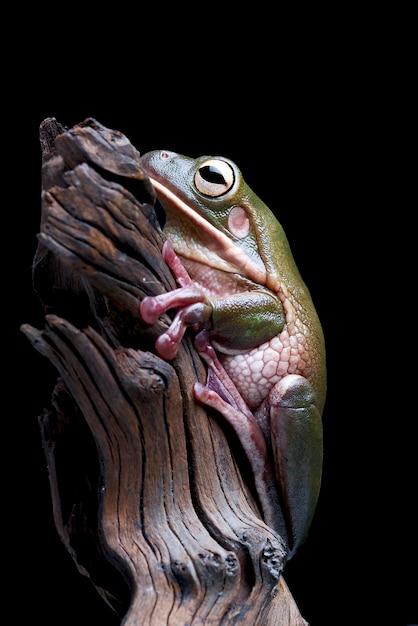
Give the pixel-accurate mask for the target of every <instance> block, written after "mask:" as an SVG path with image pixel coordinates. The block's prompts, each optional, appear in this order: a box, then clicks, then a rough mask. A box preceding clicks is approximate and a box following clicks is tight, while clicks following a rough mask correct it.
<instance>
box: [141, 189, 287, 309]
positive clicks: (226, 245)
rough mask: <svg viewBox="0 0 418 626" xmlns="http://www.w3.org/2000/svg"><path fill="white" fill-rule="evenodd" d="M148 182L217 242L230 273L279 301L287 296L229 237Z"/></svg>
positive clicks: (179, 200) (165, 191)
mask: <svg viewBox="0 0 418 626" xmlns="http://www.w3.org/2000/svg"><path fill="white" fill-rule="evenodd" d="M150 181H151V183H152V186H153V187H154V189H155V192H156V194H157V196H162V197H164V198H165V199H166V200H167V201H168V202H169V203H170V204H171V205H173V206H174V207H175V208H176V209H177V210H178V211H180V212H181V213H183V215H186V216H187V218H188V219H189V220H190V221H191V222H193V223H194V224H195V226H196V227H198V228H202V229H203V230H204V231H205V232H206V233H208V234H209V235H210V236H211V237H213V240H214V241H216V242H217V245H218V248H219V253H220V255H221V256H222V258H223V259H224V260H225V261H227V262H228V263H230V264H231V271H234V272H238V273H239V274H241V275H242V276H245V278H248V279H249V280H252V281H253V282H255V283H257V284H258V285H265V286H266V287H267V288H268V289H270V290H271V291H273V292H276V293H277V294H278V295H279V297H280V299H282V297H283V299H285V298H286V295H287V294H285V293H283V286H282V285H281V284H280V282H279V280H278V278H277V277H276V276H273V275H272V274H269V273H268V272H267V271H266V270H265V268H264V269H263V268H262V267H260V266H259V265H257V264H256V263H255V262H254V261H253V260H252V259H250V257H249V256H248V255H247V254H246V253H245V252H244V251H243V250H241V249H240V248H239V247H238V246H236V245H235V244H234V242H233V241H232V240H231V239H229V237H227V236H226V235H225V234H224V233H222V232H221V231H220V230H218V229H217V228H215V227H214V226H212V224H210V222H208V221H207V220H206V219H205V218H204V217H202V216H201V215H199V213H197V212H196V211H194V210H193V209H192V208H191V207H190V206H188V204H186V203H185V202H184V201H183V200H181V199H180V198H179V197H178V196H176V195H175V194H174V193H173V192H172V191H171V190H170V189H168V188H167V187H165V186H164V185H163V184H161V183H160V182H159V181H158V180H156V179H155V178H151V177H150Z"/></svg>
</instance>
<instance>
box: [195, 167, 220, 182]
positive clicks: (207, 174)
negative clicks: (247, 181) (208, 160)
mask: <svg viewBox="0 0 418 626" xmlns="http://www.w3.org/2000/svg"><path fill="white" fill-rule="evenodd" d="M200 175H201V177H202V178H203V179H204V180H207V181H208V183H216V184H218V185H225V178H224V176H223V174H222V173H221V172H220V170H218V169H217V168H216V167H214V166H213V165H204V166H203V167H201V168H200Z"/></svg>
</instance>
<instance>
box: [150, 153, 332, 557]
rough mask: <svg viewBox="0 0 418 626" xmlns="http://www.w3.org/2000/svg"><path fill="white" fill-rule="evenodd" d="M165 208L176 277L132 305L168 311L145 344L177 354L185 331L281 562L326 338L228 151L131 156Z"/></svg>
mask: <svg viewBox="0 0 418 626" xmlns="http://www.w3.org/2000/svg"><path fill="white" fill-rule="evenodd" d="M140 164H141V167H142V168H143V171H144V172H145V174H146V175H147V177H148V178H149V180H150V182H151V184H152V186H153V188H154V191H155V195H156V198H157V200H158V203H159V204H160V205H161V206H162V208H163V209H164V212H165V223H164V226H163V232H164V235H165V241H164V244H163V246H162V256H163V259H164V260H165V262H166V263H167V265H168V267H169V268H170V271H171V272H172V274H173V276H174V277H175V280H176V284H177V285H178V286H177V287H176V288H175V289H173V290H172V291H169V292H166V293H162V294H159V295H156V296H146V297H144V299H143V300H142V301H141V303H140V307H139V310H140V316H141V318H142V320H143V322H144V323H145V324H155V323H156V321H157V320H158V319H159V318H160V316H162V315H163V314H165V313H168V312H170V311H171V318H170V320H171V323H170V325H169V326H168V328H167V329H166V330H164V332H162V334H161V335H160V336H159V337H158V339H157V340H156V343H155V349H156V352H157V353H158V355H159V356H160V357H161V358H163V359H165V360H167V361H170V360H173V359H175V357H176V355H177V353H178V350H179V347H180V345H181V342H182V341H183V338H184V336H185V334H186V333H191V334H192V336H193V340H194V346H195V348H196V350H197V352H198V353H199V355H200V357H201V358H202V360H203V362H204V363H205V364H206V368H207V373H206V383H205V384H203V383H201V382H198V381H196V382H195V383H194V388H193V393H194V397H195V399H196V401H197V402H199V403H201V404H202V405H203V406H205V407H206V408H207V409H210V410H212V411H215V413H216V414H218V415H220V416H221V419H225V420H226V421H227V422H228V424H230V426H231V427H232V428H233V430H234V432H235V433H236V436H237V437H238V440H239V442H240V445H241V447H242V450H243V452H244V455H245V457H244V458H246V460H247V461H248V466H249V467H250V468H251V476H252V479H253V488H254V491H255V499H256V502H257V505H258V509H259V511H260V512H261V513H260V515H261V517H262V519H263V521H264V522H265V523H266V524H267V525H268V526H269V528H271V529H272V530H273V531H274V532H275V533H277V534H278V535H279V536H280V538H281V539H282V541H283V542H284V544H285V545H286V549H287V559H290V558H292V557H293V555H294V554H295V553H296V552H297V551H298V550H299V548H300V546H301V545H302V544H303V543H304V542H305V540H306V537H307V534H308V531H309V528H310V526H311V524H312V520H313V516H314V513H315V510H316V508H317V503H318V498H319V493H320V487H321V481H322V467H323V424H322V420H323V417H322V416H323V410H324V406H325V399H326V392H327V375H326V356H325V341H324V334H323V331H322V326H321V323H320V320H319V317H318V314H317V311H316V308H315V306H314V304H313V301H312V297H311V295H310V292H309V290H308V288H307V286H306V284H305V282H304V281H303V279H302V277H301V274H300V272H299V270H298V267H297V265H296V262H295V260H294V257H293V254H292V251H291V248H290V244H289V241H288V239H287V236H286V234H285V231H284V229H283V227H282V225H281V224H280V222H279V220H278V218H277V217H276V214H275V213H273V211H272V210H271V209H270V208H268V206H267V205H266V204H265V203H264V202H263V201H262V200H261V198H260V197H259V196H258V195H257V194H256V193H255V192H254V191H253V190H252V189H251V188H250V187H249V185H248V184H247V183H246V182H245V180H244V177H243V174H242V172H241V170H240V169H239V168H238V166H237V165H236V163H235V162H234V161H232V160H231V159H229V158H227V157H221V156H201V157H198V158H193V157H188V156H185V155H183V154H179V153H177V152H173V151H170V150H152V151H150V152H146V153H144V154H143V155H142V156H141V158H140Z"/></svg>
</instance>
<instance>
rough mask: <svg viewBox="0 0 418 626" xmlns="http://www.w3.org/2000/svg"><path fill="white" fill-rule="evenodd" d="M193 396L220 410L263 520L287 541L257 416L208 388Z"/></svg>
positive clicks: (198, 389) (199, 387)
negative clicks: (241, 452) (250, 475)
mask: <svg viewBox="0 0 418 626" xmlns="http://www.w3.org/2000/svg"><path fill="white" fill-rule="evenodd" d="M194 394H195V397H196V399H197V400H199V401H200V402H201V403H202V404H204V405H205V406H208V407H210V408H212V409H215V410H216V411H218V412H219V413H220V414H221V415H222V416H223V417H224V419H226V420H227V422H228V423H229V424H230V425H231V426H232V428H233V429H234V431H235V432H236V434H237V436H238V439H239V441H240V443H241V446H242V448H243V450H244V453H245V455H246V457H247V459H248V462H249V463H250V466H251V469H252V473H253V477H254V486H255V489H256V492H257V496H258V501H259V504H260V506H261V510H262V514H263V519H264V521H265V522H266V524H267V525H268V526H269V527H270V528H272V529H273V530H275V531H276V532H277V533H278V534H279V535H280V536H281V537H282V538H283V539H284V540H286V539H285V538H287V533H286V525H285V522H284V520H283V516H282V513H281V508H280V502H279V497H278V493H277V489H276V485H275V480H274V474H273V471H272V467H271V464H270V463H269V460H268V450H267V444H266V440H265V438H264V435H263V433H262V431H261V429H260V427H259V425H258V424H257V422H256V420H255V419H254V416H253V415H252V413H251V412H250V411H248V413H247V412H245V413H244V412H242V411H240V410H239V409H237V408H236V407H235V406H232V405H231V404H230V403H229V402H228V401H226V400H224V399H223V398H222V397H221V396H220V395H219V394H218V393H217V392H216V391H214V390H213V389H211V388H210V387H209V386H207V385H202V384H201V383H195V385H194Z"/></svg>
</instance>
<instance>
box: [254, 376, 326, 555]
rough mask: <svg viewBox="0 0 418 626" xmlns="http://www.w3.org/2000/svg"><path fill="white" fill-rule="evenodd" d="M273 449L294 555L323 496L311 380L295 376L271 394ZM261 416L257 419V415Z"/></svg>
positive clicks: (318, 422)
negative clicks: (320, 491)
mask: <svg viewBox="0 0 418 626" xmlns="http://www.w3.org/2000/svg"><path fill="white" fill-rule="evenodd" d="M268 402H269V409H268V410H269V413H270V432H271V446H272V449H273V456H274V464H275V475H276V478H277V482H278V485H279V490H280V495H281V504H282V507H283V512H284V515H285V517H286V520H287V526H288V529H287V530H288V536H289V540H290V548H291V553H290V555H289V558H290V557H291V556H292V555H293V554H294V553H295V551H296V550H297V548H298V547H299V546H300V545H301V544H302V543H303V541H304V539H305V537H306V535H307V532H308V529H309V526H310V524H311V521H312V517H313V514H314V511H315V508H316V503H317V500H318V496H319V489H320V483H321V473H322V422H321V416H320V413H319V411H318V409H317V408H316V406H315V402H314V394H313V392H312V388H311V385H310V383H309V381H307V380H306V378H304V377H303V376H299V375H296V374H291V375H288V376H285V377H284V378H282V380H281V381H279V382H278V383H277V384H276V385H275V387H273V389H272V390H271V391H270V395H269V398H268ZM256 417H257V416H256Z"/></svg>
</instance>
